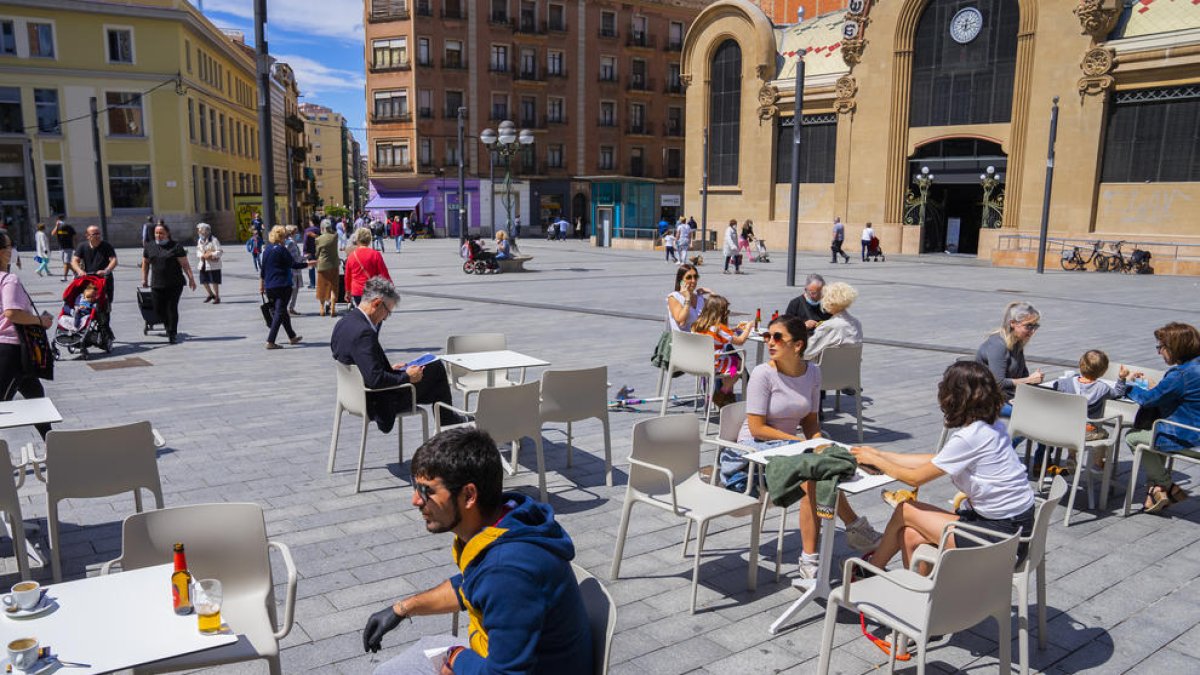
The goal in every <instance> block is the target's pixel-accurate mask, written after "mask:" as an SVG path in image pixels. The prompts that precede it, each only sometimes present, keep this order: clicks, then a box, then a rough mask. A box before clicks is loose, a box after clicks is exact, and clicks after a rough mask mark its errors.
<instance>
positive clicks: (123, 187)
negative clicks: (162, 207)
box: [108, 164, 154, 209]
mask: <svg viewBox="0 0 1200 675" xmlns="http://www.w3.org/2000/svg"><path fill="white" fill-rule="evenodd" d="M108 192H109V195H110V196H111V198H112V206H113V208H114V209H152V208H154V201H153V199H152V198H151V194H150V165H149V164H109V165H108Z"/></svg>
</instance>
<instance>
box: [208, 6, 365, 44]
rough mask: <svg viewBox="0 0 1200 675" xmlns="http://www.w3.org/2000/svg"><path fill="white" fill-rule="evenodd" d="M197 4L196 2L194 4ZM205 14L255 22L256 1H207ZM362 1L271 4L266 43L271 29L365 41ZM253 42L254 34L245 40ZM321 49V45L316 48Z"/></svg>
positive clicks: (269, 37) (269, 38)
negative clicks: (230, 16) (218, 13)
mask: <svg viewBox="0 0 1200 675" xmlns="http://www.w3.org/2000/svg"><path fill="white" fill-rule="evenodd" d="M193 1H194V0H193ZM204 11H205V13H210V12H220V13H222V14H229V15H232V16H236V17H240V18H243V19H253V18H254V2H253V0H205V1H204ZM362 20H363V0H268V2H267V40H268V41H270V40H271V30H272V28H279V29H281V30H285V31H289V32H295V33H303V34H305V35H310V36H313V37H332V38H338V39H341V40H356V41H360V42H361V41H362V39H363V22H362ZM246 37H247V38H248V40H247V41H253V33H251V34H250V35H247V36H246ZM313 46H314V47H315V48H318V49H319V48H320V45H319V43H317V44H314V45H313Z"/></svg>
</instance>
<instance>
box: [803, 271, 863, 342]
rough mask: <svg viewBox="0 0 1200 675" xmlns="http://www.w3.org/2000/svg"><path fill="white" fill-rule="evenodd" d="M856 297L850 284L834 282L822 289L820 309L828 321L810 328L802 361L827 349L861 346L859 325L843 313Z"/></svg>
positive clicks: (858, 322) (850, 316) (849, 315)
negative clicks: (810, 335)
mask: <svg viewBox="0 0 1200 675" xmlns="http://www.w3.org/2000/svg"><path fill="white" fill-rule="evenodd" d="M857 298H858V291H856V290H854V287H853V286H851V285H850V284H847V283H844V282H841V281H837V282H834V283H832V284H829V285H828V286H826V287H825V289H824V291H823V292H822V293H821V310H822V311H824V312H825V313H826V314H828V315H829V318H828V319H826V320H824V321H822V322H821V323H819V324H817V327H816V328H814V329H813V332H812V337H811V338H809V341H808V349H806V350H805V352H804V358H806V359H808V360H809V361H815V360H817V357H819V356H820V355H821V352H823V351H825V349H826V348H828V347H837V346H839V345H857V344H861V343H862V339H863V331H862V322H860V321H859V320H858V318H857V317H855V316H853V315H851V314H850V312H848V311H846V310H848V309H849V308H850V305H853V304H854V301H855V300H856V299H857Z"/></svg>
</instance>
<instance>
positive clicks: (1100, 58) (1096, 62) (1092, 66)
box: [1078, 47, 1117, 96]
mask: <svg viewBox="0 0 1200 675" xmlns="http://www.w3.org/2000/svg"><path fill="white" fill-rule="evenodd" d="M1116 65H1117V57H1116V54H1115V53H1114V52H1113V50H1111V49H1107V48H1104V47H1093V48H1091V49H1089V50H1087V52H1086V53H1085V54H1084V55H1083V60H1082V61H1080V62H1079V69H1080V70H1082V71H1083V75H1084V76H1083V77H1082V78H1081V79H1080V80H1079V83H1078V86H1079V95H1080V96H1095V95H1097V94H1102V93H1104V92H1105V91H1107V90H1108V89H1110V88H1112V85H1113V82H1114V80H1113V76H1112V74H1111V73H1112V70H1113V68H1114V67H1115V66H1116Z"/></svg>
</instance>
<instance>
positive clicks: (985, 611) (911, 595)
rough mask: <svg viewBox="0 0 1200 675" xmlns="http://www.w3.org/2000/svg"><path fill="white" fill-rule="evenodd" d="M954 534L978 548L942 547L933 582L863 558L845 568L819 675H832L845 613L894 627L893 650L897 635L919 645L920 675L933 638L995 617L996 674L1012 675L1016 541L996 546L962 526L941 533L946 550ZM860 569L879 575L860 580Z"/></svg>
mask: <svg viewBox="0 0 1200 675" xmlns="http://www.w3.org/2000/svg"><path fill="white" fill-rule="evenodd" d="M950 534H953V535H954V536H955V538H956V539H957V538H960V537H961V538H966V539H970V540H971V541H973V542H974V543H976V544H978V545H979V546H978V547H976V548H952V549H949V550H947V549H946V547H945V546H944V545H941V546H939V547H938V548H939V551H940V553H939V556H938V562H937V565H936V566H935V567H934V571H933V574H932V575H930V576H928V577H925V576H921V575H920V574H917V573H916V572H913V571H910V570H904V569H899V570H891V571H884V570H883V569H880V568H879V567H876V566H874V565H871V564H870V563H867V562H865V561H863V560H862V559H861V558H850V559H849V560H847V561H846V564H845V567H844V568H843V572H842V579H844V582H843V584H842V586H840V587H839V588H836V589H834V590H833V592H831V593H830V594H829V603H828V605H826V609H825V626H824V629H823V631H822V634H821V658H820V663H819V664H818V666H817V672H818V673H819V674H820V675H827V674H828V673H829V662H830V657H831V652H832V651H833V633H834V629H835V628H836V627H837V612H838V607H839V606H840V607H845V608H847V609H849V610H851V611H854V612H862V613H863V614H865V615H866V616H867V617H869V618H870V619H871V620H873V621H875V622H878V623H879V624H882V625H883V626H885V627H887V628H890V629H891V631H892V640H891V641H892V644H893V645H897V642H898V641H897V635H898V634H901V635H904V636H906V637H907V638H910V639H912V640H913V641H914V642H915V643H916V645H917V655H916V660H917V673H919V674H921V675H923V674H924V672H925V661H926V652H927V650H928V647H929V645H928V643H929V638H930V637H931V636H934V635H946V634H949V633H954V632H957V631H960V630H963V629H966V628H970V627H972V626H975V625H976V624H978V623H980V622H982V621H984V620H986V619H988V618H993V619H995V620H996V624H997V625H998V627H999V633H1000V635H999V640H998V641H997V644H998V651H999V658H1000V663H999V667H998V668H997V669H996V670H995V671H993V672H998V673H1008V672H1009V669H1010V667H1011V665H1012V654H1011V653H1010V650H1011V649H1012V646H1011V639H1012V638H1011V632H1012V625H1011V623H1010V620H1011V619H1010V617H1011V615H1012V587H1011V578H1012V570H1013V563H1014V562H1015V561H1016V559H1017V535H1015V534H1014V535H1012V536H1009V537H1006V538H1004V539H1000V540H999V541H996V540H995V538H996V533H995V532H993V531H991V530H986V529H984V528H980V527H974V526H971V525H968V524H965V523H960V522H957V521H956V522H951V523H947V525H946V527H945V529H943V530H942V536H941V540H940V541H941V543H942V544H944V543H945V541H946V537H947V536H948V535H950ZM855 567H858V568H861V569H865V570H869V571H871V572H874V573H875V576H873V577H869V578H867V579H862V580H861V581H854V579H853V574H854V568H855ZM897 646H898V645H897ZM897 651H898V650H897V649H893V650H892V652H891V659H890V661H889V664H888V665H889V672H895V668H896V652H897Z"/></svg>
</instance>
